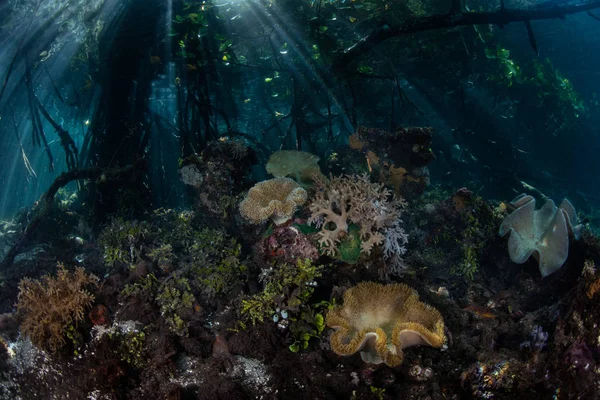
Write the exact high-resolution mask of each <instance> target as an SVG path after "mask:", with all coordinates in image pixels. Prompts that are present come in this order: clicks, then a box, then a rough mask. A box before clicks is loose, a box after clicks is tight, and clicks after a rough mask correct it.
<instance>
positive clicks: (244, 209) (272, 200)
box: [240, 178, 308, 225]
mask: <svg viewBox="0 0 600 400" xmlns="http://www.w3.org/2000/svg"><path fill="white" fill-rule="evenodd" d="M307 198H308V194H307V193H306V190H304V189H302V188H301V187H300V186H299V185H298V184H297V183H296V182H295V181H294V180H292V179H289V178H275V179H269V180H267V181H262V182H259V183H257V184H256V185H254V186H253V187H252V188H251V189H250V190H249V191H248V194H247V196H246V198H245V199H244V200H242V202H241V203H240V213H241V214H242V217H244V218H245V219H246V220H248V221H250V222H251V223H253V224H260V223H262V222H265V221H267V220H268V219H269V218H270V219H272V220H273V222H275V224H276V225H281V224H283V223H285V222H287V221H288V220H289V219H290V218H292V216H293V215H294V213H295V212H296V209H297V208H298V206H301V205H303V204H304V203H305V202H306V199H307Z"/></svg>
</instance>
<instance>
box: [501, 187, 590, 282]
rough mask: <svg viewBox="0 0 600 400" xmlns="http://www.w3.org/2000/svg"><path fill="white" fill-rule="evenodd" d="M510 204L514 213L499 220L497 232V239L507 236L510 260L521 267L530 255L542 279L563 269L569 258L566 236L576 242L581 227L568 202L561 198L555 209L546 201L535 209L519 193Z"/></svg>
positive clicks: (528, 197)
mask: <svg viewBox="0 0 600 400" xmlns="http://www.w3.org/2000/svg"><path fill="white" fill-rule="evenodd" d="M510 204H511V206H512V207H514V208H515V210H514V211H513V212H512V213H511V214H509V215H508V216H507V217H506V218H505V219H504V221H502V224H501V225H500V229H499V232H498V233H499V235H500V236H505V235H507V234H510V236H509V238H508V253H509V255H510V259H511V260H512V261H513V262H515V263H517V264H523V263H524V262H525V261H527V260H528V259H529V257H530V256H532V255H533V256H534V257H535V258H536V259H537V260H538V262H539V268H540V273H541V274H542V276H544V277H545V276H548V275H550V274H551V273H553V272H555V271H556V270H558V269H559V268H560V267H562V265H563V264H564V263H565V261H567V258H568V256H569V233H571V234H572V235H573V237H574V238H575V240H577V239H579V238H580V237H581V231H582V228H583V227H582V225H580V224H578V220H577V214H576V213H575V208H574V207H573V205H572V204H571V203H570V202H569V200H567V199H564V200H563V201H562V203H560V205H559V206H558V207H556V205H555V204H554V202H553V201H552V200H547V201H546V203H544V205H543V206H542V208H540V209H539V210H536V209H535V199H534V198H533V197H532V196H529V195H526V194H521V195H519V196H517V197H516V198H515V199H513V201H511V203H510Z"/></svg>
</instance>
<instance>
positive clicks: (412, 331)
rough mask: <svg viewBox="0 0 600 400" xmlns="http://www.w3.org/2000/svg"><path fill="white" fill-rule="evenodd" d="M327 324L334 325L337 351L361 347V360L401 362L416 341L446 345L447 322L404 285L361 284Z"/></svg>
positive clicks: (350, 351) (349, 352) (329, 316)
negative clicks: (445, 330)
mask: <svg viewBox="0 0 600 400" xmlns="http://www.w3.org/2000/svg"><path fill="white" fill-rule="evenodd" d="M326 324H327V326H329V327H330V328H334V329H335V332H334V333H333V334H332V336H331V348H332V350H333V351H334V352H335V353H337V354H339V355H344V356H347V355H352V354H354V353H356V352H359V351H360V354H361V357H362V359H363V361H365V362H370V363H373V364H380V363H382V362H383V363H385V364H386V365H388V366H390V367H395V366H398V365H400V364H401V363H402V359H403V353H402V351H403V349H405V348H407V347H411V346H416V345H428V346H432V347H438V348H439V347H442V346H443V345H444V343H445V341H446V336H445V334H444V320H443V318H442V316H441V314H440V312H439V311H438V310H436V309H435V308H433V307H431V306H429V305H427V304H425V303H423V302H421V301H420V300H419V296H418V294H417V293H416V292H415V291H414V290H413V289H412V288H410V287H409V286H407V285H404V284H389V285H383V284H379V283H375V282H361V283H359V284H358V285H357V286H355V287H352V288H350V289H348V290H347V291H346V292H345V293H344V304H343V305H341V306H337V307H336V308H334V309H333V310H331V311H330V312H329V313H328V314H327V317H326Z"/></svg>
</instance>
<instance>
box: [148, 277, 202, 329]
mask: <svg viewBox="0 0 600 400" xmlns="http://www.w3.org/2000/svg"><path fill="white" fill-rule="evenodd" d="M191 290H192V288H191V287H190V285H189V283H188V280H187V279H185V278H177V277H175V278H173V279H171V280H168V281H167V282H165V283H164V284H163V285H162V287H161V290H160V292H159V293H158V296H156V302H157V303H158V305H159V306H160V314H161V315H162V316H163V318H164V319H165V320H166V321H167V325H168V326H169V329H170V330H171V331H172V332H173V333H175V334H177V335H179V336H186V335H187V328H188V324H187V323H186V321H184V319H183V318H182V315H183V316H185V315H186V314H190V313H193V312H194V310H193V307H194V303H195V302H196V298H195V297H194V295H193V294H192V293H191Z"/></svg>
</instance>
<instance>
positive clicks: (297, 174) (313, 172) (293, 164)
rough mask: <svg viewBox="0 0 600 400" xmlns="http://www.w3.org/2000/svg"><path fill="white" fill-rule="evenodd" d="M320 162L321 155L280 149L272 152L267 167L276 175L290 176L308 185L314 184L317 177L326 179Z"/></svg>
mask: <svg viewBox="0 0 600 400" xmlns="http://www.w3.org/2000/svg"><path fill="white" fill-rule="evenodd" d="M318 162H319V157H317V156H316V155H314V154H311V153H307V152H305V151H296V150H280V151H276V152H274V153H273V154H271V157H270V158H269V161H268V162H267V165H266V168H267V172H268V173H270V174H271V175H273V176H274V177H277V178H284V177H290V178H292V179H294V180H295V181H296V182H298V183H299V184H300V185H302V186H303V187H307V186H311V185H312V184H313V182H314V180H315V178H316V179H321V180H325V176H324V175H323V174H322V173H321V169H320V168H319V164H317V163H318Z"/></svg>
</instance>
